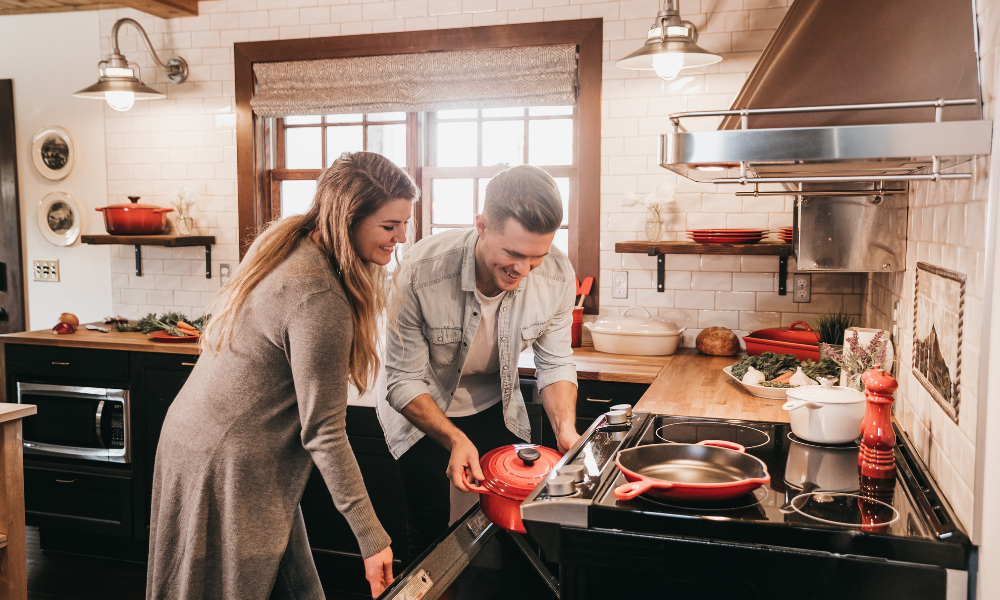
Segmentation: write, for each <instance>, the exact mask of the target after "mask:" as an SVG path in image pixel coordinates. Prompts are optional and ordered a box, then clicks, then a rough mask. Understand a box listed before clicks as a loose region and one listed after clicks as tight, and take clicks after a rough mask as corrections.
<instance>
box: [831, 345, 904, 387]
mask: <svg viewBox="0 0 1000 600" xmlns="http://www.w3.org/2000/svg"><path fill="white" fill-rule="evenodd" d="M883 333H884V332H882V331H879V332H878V333H876V334H875V337H873V338H872V339H871V341H870V342H868V344H867V345H864V346H862V345H861V342H860V341H859V340H858V337H859V336H858V332H857V331H852V332H851V335H850V337H848V338H847V344H845V347H844V348H843V349H842V350H836V349H834V348H832V347H831V346H830V345H829V344H825V343H823V342H820V349H823V348H824V347H825V351H826V355H827V356H828V357H829V358H830V359H832V360H833V362H835V363H837V364H838V365H840V369H841V373H842V374H841V385H845V384H846V385H847V386H848V387H852V388H854V389H856V390H858V391H860V392H863V391H865V384H864V383H863V382H862V381H861V375H862V374H863V373H864V372H865V371H867V370H868V369H874V368H876V367H878V368H881V367H882V364H883V363H884V362H885V355H886V349H887V348H888V346H889V340H883V339H882V334H883Z"/></svg>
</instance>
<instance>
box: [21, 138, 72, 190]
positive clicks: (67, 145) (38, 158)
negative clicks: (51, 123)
mask: <svg viewBox="0 0 1000 600" xmlns="http://www.w3.org/2000/svg"><path fill="white" fill-rule="evenodd" d="M31 160H32V161H33V162H34V163H35V168H36V169H38V172H39V173H41V174H42V177H45V178H46V179H53V180H56V179H62V178H64V177H66V176H67V175H69V172H70V171H72V170H73V165H74V164H75V163H76V145H75V144H74V143H73V138H72V137H70V135H69V132H68V131H66V130H65V129H63V128H62V127H43V128H42V129H41V130H40V131H39V132H38V133H36V134H35V137H34V138H32V140H31Z"/></svg>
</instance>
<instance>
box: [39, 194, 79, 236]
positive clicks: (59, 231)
mask: <svg viewBox="0 0 1000 600" xmlns="http://www.w3.org/2000/svg"><path fill="white" fill-rule="evenodd" d="M37 218H38V229H39V231H41V232H42V237H44V238H45V240H46V241H48V242H49V243H50V244H54V245H56V246H69V245H71V244H72V243H73V242H75V241H76V239H77V238H78V237H80V228H81V218H82V215H81V214H80V207H79V206H77V204H76V200H73V197H72V196H70V195H69V194H67V193H65V192H52V193H50V194H47V195H46V196H45V197H44V198H42V201H41V202H39V203H38V215H37Z"/></svg>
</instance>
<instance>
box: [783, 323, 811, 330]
mask: <svg viewBox="0 0 1000 600" xmlns="http://www.w3.org/2000/svg"><path fill="white" fill-rule="evenodd" d="M796 325H801V326H803V327H805V331H812V327H810V326H809V323H806V322H805V321H796V322H794V323H792V324H791V325H789V326H788V331H803V330H801V329H795V326H796Z"/></svg>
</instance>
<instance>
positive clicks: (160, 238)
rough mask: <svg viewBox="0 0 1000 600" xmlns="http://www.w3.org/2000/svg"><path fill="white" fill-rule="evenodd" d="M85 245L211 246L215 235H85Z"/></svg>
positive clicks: (83, 237)
mask: <svg viewBox="0 0 1000 600" xmlns="http://www.w3.org/2000/svg"><path fill="white" fill-rule="evenodd" d="M81 239H82V240H83V243H84V244H95V245H98V244H121V245H124V246H167V247H169V248H177V247H181V246H211V245H212V244H214V243H215V236H214V235H84V236H81Z"/></svg>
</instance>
